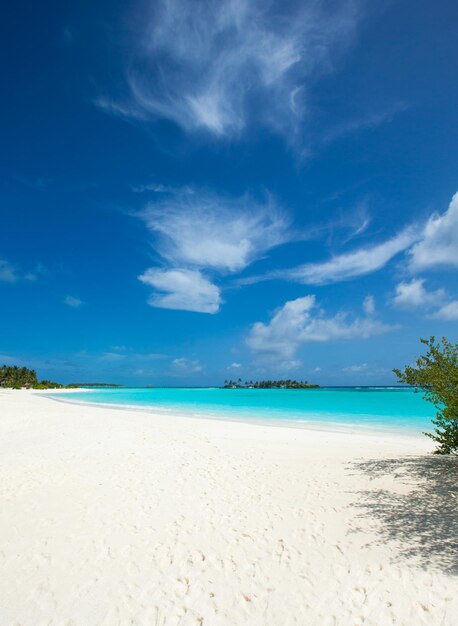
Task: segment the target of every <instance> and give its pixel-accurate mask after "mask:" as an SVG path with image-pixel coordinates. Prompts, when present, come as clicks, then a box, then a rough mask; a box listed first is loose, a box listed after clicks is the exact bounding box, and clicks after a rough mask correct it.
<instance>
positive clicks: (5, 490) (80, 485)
mask: <svg viewBox="0 0 458 626" xmlns="http://www.w3.org/2000/svg"><path fill="white" fill-rule="evenodd" d="M431 443H432V442H429V440H428V439H426V438H422V437H421V436H419V437H405V436H404V437H403V436H383V437H381V436H373V435H360V434H343V433H326V432H318V431H309V430H305V429H293V428H283V427H282V428H276V427H268V426H259V425H251V424H240V423H234V422H224V421H213V420H205V419H196V418H191V417H189V418H188V417H183V416H160V415H154V414H152V413H148V412H143V411H132V410H119V409H115V408H102V407H92V406H84V405H80V406H78V405H76V404H68V403H64V402H58V401H56V400H54V399H50V398H47V397H45V396H43V395H40V394H36V393H32V392H27V391H6V390H3V391H1V390H0V481H1V482H0V490H1V491H0V493H1V510H0V544H1V545H0V598H1V600H0V624H1V626H41V625H43V626H44V625H47V626H50V625H56V626H95V625H97V626H102V625H103V626H114V625H121V626H124V625H126V626H127V625H130V626H132V625H139V626H140V625H148V626H151V625H166V624H167V625H180V626H188V625H196V626H200V625H205V626H222V625H224V626H229V625H231V626H234V625H236V626H242V625H250V626H257V625H259V626H270V625H272V626H289V625H293V624H300V625H301V626H305V625H307V626H310V625H315V624H316V625H320V626H327V625H338V626H340V625H342V626H354V625H355V626H356V625H360V624H364V625H366V626H368V625H374V626H384V625H388V624H396V625H398V626H400V625H406V626H413V625H415V626H418V625H421V624H425V625H428V626H431V625H450V626H451V625H456V624H457V623H458V601H457V595H458V594H457V593H456V592H457V590H458V584H457V583H458V577H457V576H456V572H457V569H456V568H457V562H458V556H457V553H456V551H455V552H454V550H453V546H454V545H456V544H454V542H455V541H456V535H455V536H452V537H450V533H451V532H453V531H454V530H456V516H455V515H454V512H455V513H456V506H457V501H456V500H455V502H454V507H455V508H454V509H453V508H452V509H450V508H449V504H448V501H449V500H450V498H447V494H448V491H447V489H448V488H447V489H446V491H445V493H442V492H441V493H439V492H440V488H439V487H438V486H439V485H442V486H443V485H444V480H443V475H444V474H443V472H444V471H448V469H447V468H451V467H452V464H451V463H448V461H447V462H445V463H444V462H443V459H437V457H431V456H430V455H428V452H429V451H430V450H431V449H432V446H431ZM436 461H437V462H436ZM447 463H448V465H447ZM428 472H430V473H431V476H430V473H428ZM445 483H446V484H447V481H445ZM455 497H456V496H455ZM437 498H441V500H440V501H438V500H437ZM444 502H445V504H444ZM441 503H442V505H443V506H441ZM444 516H445V517H444Z"/></svg>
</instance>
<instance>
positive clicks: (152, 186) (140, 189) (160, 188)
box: [130, 183, 172, 193]
mask: <svg viewBox="0 0 458 626" xmlns="http://www.w3.org/2000/svg"><path fill="white" fill-rule="evenodd" d="M130 188H131V189H132V191H133V192H134V193H144V192H146V191H151V192H153V193H168V192H170V191H172V188H171V187H167V186H166V185H162V184H161V183H145V184H142V185H131V187H130Z"/></svg>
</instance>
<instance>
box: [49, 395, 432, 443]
mask: <svg viewBox="0 0 458 626" xmlns="http://www.w3.org/2000/svg"><path fill="white" fill-rule="evenodd" d="M58 398H59V399H63V400H70V401H72V402H86V403H87V402H89V403H94V404H105V405H118V406H121V407H134V408H141V409H149V410H151V411H154V412H160V413H166V414H167V413H171V414H172V413H177V412H179V413H182V414H187V415H189V414H192V415H199V416H203V417H207V418H213V419H218V418H219V419H226V420H227V419H229V420H238V421H244V422H247V421H249V422H263V423H268V424H271V425H290V426H296V427H309V428H318V429H325V430H350V431H385V432H396V433H405V434H409V435H411V434H414V433H417V434H420V433H421V432H422V431H424V430H431V426H432V425H431V418H432V417H434V415H435V411H434V407H433V406H432V405H430V404H429V403H427V402H425V401H424V400H423V399H422V397H421V394H418V393H417V394H416V393H414V392H413V390H411V389H406V388H393V387H345V388H342V387H341V388H333V387H323V388H320V389H219V388H181V387H180V388H170V387H167V388H148V389H146V388H117V389H97V390H88V391H87V393H84V392H78V393H72V392H68V393H64V394H60V395H59V397H58Z"/></svg>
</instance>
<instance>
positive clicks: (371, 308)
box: [363, 295, 375, 315]
mask: <svg viewBox="0 0 458 626" xmlns="http://www.w3.org/2000/svg"><path fill="white" fill-rule="evenodd" d="M363 310H364V313H366V315H373V314H374V313H375V299H374V296H371V295H368V296H366V297H365V298H364V300H363Z"/></svg>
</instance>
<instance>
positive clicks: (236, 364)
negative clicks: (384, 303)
mask: <svg viewBox="0 0 458 626" xmlns="http://www.w3.org/2000/svg"><path fill="white" fill-rule="evenodd" d="M241 367H242V364H241V363H231V364H230V365H229V367H228V368H227V369H228V370H236V369H240V368H241Z"/></svg>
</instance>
